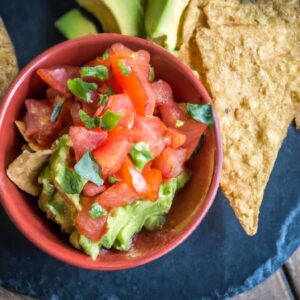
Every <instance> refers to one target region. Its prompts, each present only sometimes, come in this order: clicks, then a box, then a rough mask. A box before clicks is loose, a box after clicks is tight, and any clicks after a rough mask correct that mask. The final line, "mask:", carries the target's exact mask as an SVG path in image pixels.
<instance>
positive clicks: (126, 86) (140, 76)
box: [112, 57, 156, 116]
mask: <svg viewBox="0 0 300 300" xmlns="http://www.w3.org/2000/svg"><path fill="white" fill-rule="evenodd" d="M121 61H122V62H123V63H124V64H125V65H126V67H127V68H128V69H130V73H129V75H127V76H126V75H124V74H123V73H122V71H121V69H120V67H119V63H120V62H121ZM112 69H113V73H114V75H115V77H116V81H117V83H118V84H119V85H120V86H121V87H122V88H123V90H124V91H125V92H126V93H127V94H128V95H129V97H130V99H131V100H132V102H133V105H134V107H135V110H136V113H137V114H138V115H140V116H147V115H152V114H153V112H154V108H155V103H156V94H155V93H154V91H153V90H152V87H151V84H150V82H149V80H148V77H146V76H145V74H144V73H143V71H142V70H141V68H140V67H139V66H138V63H137V62H134V61H133V60H129V59H123V60H120V59H119V58H114V57H113V58H112Z"/></svg>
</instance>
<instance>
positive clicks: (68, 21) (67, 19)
mask: <svg viewBox="0 0 300 300" xmlns="http://www.w3.org/2000/svg"><path fill="white" fill-rule="evenodd" d="M54 26H55V27H56V28H57V29H58V30H59V31H60V32H61V33H62V34H63V35H64V36H65V37H66V38H67V39H69V40H70V39H74V38H78V37H81V36H84V35H89V34H96V33H97V28H96V26H95V24H94V23H93V22H91V21H90V20H88V19H87V18H86V17H85V16H84V15H83V14H82V13H81V12H80V11H79V10H78V9H71V10H70V11H69V12H67V13H66V14H64V15H63V16H62V17H60V18H59V19H58V20H57V21H56V22H55V23H54Z"/></svg>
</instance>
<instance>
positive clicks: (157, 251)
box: [0, 34, 222, 270]
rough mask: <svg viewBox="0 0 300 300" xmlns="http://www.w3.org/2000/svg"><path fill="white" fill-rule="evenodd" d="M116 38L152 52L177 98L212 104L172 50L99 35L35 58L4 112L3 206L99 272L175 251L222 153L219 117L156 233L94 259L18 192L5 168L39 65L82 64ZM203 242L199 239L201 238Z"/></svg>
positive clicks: (209, 193)
mask: <svg viewBox="0 0 300 300" xmlns="http://www.w3.org/2000/svg"><path fill="white" fill-rule="evenodd" d="M115 42H121V43H123V44H124V45H126V46H128V47H130V48H132V49H135V50H138V49H145V50H147V51H149V52H150V54H151V64H152V65H153V66H154V68H155V73H156V78H160V79H164V80H166V81H167V82H168V83H170V84H171V86H172V88H173V92H174V95H175V99H179V100H180V99H181V100H183V101H186V102H194V103H211V99H210V97H209V96H208V94H207V92H206V90H205V89H204V88H203V86H202V85H201V83H200V82H199V81H198V80H197V78H196V77H195V76H194V74H193V73H192V71H191V70H190V69H189V68H188V67H186V66H185V65H184V64H183V63H181V62H180V61H179V60H178V59H177V58H175V57H174V56H173V55H172V54H170V53H168V52H167V51H165V50H164V49H162V48H160V47H158V46H156V45H154V44H153V43H151V42H148V41H145V40H142V39H139V38H135V37H128V36H122V35H118V34H99V35H93V36H87V37H83V38H79V39H75V40H71V41H66V42H63V43H61V44H59V45H57V46H54V47H52V48H51V49H49V50H47V51H45V52H44V53H42V54H41V55H39V56H38V57H37V58H36V59H34V60H33V61H32V62H31V63H30V64H29V65H27V67H26V68H24V69H23V71H22V72H21V73H20V74H19V76H18V77H17V78H16V80H15V81H14V82H13V84H12V85H11V87H10V88H9V90H8V92H7V94H6V96H5V98H4V100H3V103H2V106H1V114H0V141H1V150H0V151H1V152H0V184H1V185H0V188H1V189H0V196H1V200H2V205H3V207H4V209H5V210H6V212H7V214H8V215H9V217H10V218H11V220H12V221H13V222H14V223H15V224H16V226H17V227H18V228H19V230H20V231H21V232H22V233H23V234H24V235H25V236H26V237H27V238H28V239H29V240H31V241H32V242H33V243H34V244H35V245H37V246H38V247H39V248H41V249H42V250H44V251H45V252H47V253H48V254H50V255H52V256H54V257H56V258H58V259H60V260H62V261H64V262H66V263H69V264H72V265H75V266H78V267H81V268H87V269H95V270H120V269H126V268H131V267H135V266H139V265H142V264H145V263H147V262H150V261H152V260H154V259H156V258H158V257H160V256H162V255H164V254H166V253H167V252H169V251H171V250H172V249H174V248H175V247H176V246H177V245H179V244H180V243H181V242H183V241H184V240H185V239H186V238H187V237H188V236H189V235H190V234H191V233H192V232H193V230H194V229H195V228H196V227H197V226H198V225H199V223H200V222H201V221H202V219H203V218H204V216H205V215H206V213H207V211H208V209H209V208H210V206H211V205H212V203H213V200H214V198H215V195H216V192H217V189H218V186H219V179H220V173H221V162H222V151H221V136H220V129H219V126H218V121H217V119H216V116H215V115H214V119H215V125H214V126H213V127H212V128H211V129H210V130H209V131H208V132H207V137H206V141H205V143H204V146H203V147H202V149H201V151H200V153H199V154H198V155H197V156H196V157H195V158H194V159H193V161H192V163H191V168H192V171H193V176H192V178H191V180H190V182H189V183H188V184H187V186H186V187H185V188H184V189H183V190H181V191H180V192H179V194H178V195H177V196H176V199H175V200H174V203H173V206H172V209H171V211H170V213H169V214H168V216H167V223H166V226H165V227H164V228H163V229H162V230H161V231H158V232H155V233H149V232H142V233H140V234H138V235H137V237H136V238H135V242H134V246H133V248H132V249H131V250H130V251H128V252H118V251H103V252H102V253H101V254H100V255H99V257H98V259H97V260H96V261H92V260H91V259H90V258H89V257H88V256H87V255H85V254H84V253H82V252H80V251H78V250H76V249H75V248H73V247H72V246H71V245H70V244H69V241H68V238H67V237H66V236H64V235H63V234H62V233H60V231H59V229H58V227H57V226H56V225H55V224H54V223H53V222H51V221H48V220H47V219H46V216H45V215H44V213H43V212H41V211H40V210H39V208H38V205H37V199H36V198H34V197H31V196H29V195H27V194H26V193H24V192H22V191H20V190H19V189H18V188H17V187H16V186H15V185H14V184H13V183H12V182H11V181H10V180H9V178H8V177H7V176H6V168H7V166H8V165H9V163H10V162H12V160H13V159H14V158H16V156H17V155H18V154H19V153H20V151H21V145H22V144H24V141H23V139H22V137H21V135H20V134H19V133H18V131H17V129H16V127H15V125H14V121H15V120H17V119H20V118H22V116H23V115H24V112H25V109H24V100H25V99H26V98H29V97H32V98H35V97H36V98H39V97H40V96H41V95H42V93H43V91H44V90H45V84H44V83H43V82H42V81H41V80H40V79H39V77H38V76H37V75H36V70H37V69H38V68H41V67H44V68H47V67H51V66H57V65H78V66H79V65H82V64H83V63H85V62H87V61H89V60H91V59H93V58H95V57H96V56H98V55H100V54H101V53H102V52H103V51H104V50H105V49H106V48H108V47H109V46H110V45H111V44H113V43H115ZM199 243H201V241H199Z"/></svg>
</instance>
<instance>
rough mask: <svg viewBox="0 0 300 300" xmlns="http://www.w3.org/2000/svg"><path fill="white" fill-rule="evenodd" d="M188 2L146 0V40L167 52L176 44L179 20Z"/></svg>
mask: <svg viewBox="0 0 300 300" xmlns="http://www.w3.org/2000/svg"><path fill="white" fill-rule="evenodd" d="M188 2H189V0H148V2H147V7H146V14H145V28H146V33H147V39H150V40H153V41H154V42H156V43H157V44H159V45H161V46H162V47H164V48H166V49H167V50H174V49H175V48H176V44H177V37H178V30H179V24H180V19H181V16H182V14H183V11H184V9H185V7H186V6H187V4H188Z"/></svg>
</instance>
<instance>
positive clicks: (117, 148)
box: [93, 137, 131, 177]
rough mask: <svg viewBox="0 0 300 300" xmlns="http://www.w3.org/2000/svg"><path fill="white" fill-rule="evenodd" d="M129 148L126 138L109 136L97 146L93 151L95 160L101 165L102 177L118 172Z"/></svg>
mask: <svg viewBox="0 0 300 300" xmlns="http://www.w3.org/2000/svg"><path fill="white" fill-rule="evenodd" d="M130 149H131V145H130V143H129V142H128V141H127V140H126V139H119V138H114V137H109V138H108V139H107V141H106V142H105V143H104V144H103V145H101V146H100V147H99V148H97V149H96V150H94V151H93V155H94V158H95V160H96V161H97V162H98V164H99V165H100V166H101V170H102V175H103V176H104V177H106V176H109V175H113V174H114V173H116V172H118V171H119V170H120V168H121V166H122V164H123V162H124V160H125V158H126V156H127V154H128V152H129V151H130Z"/></svg>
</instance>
